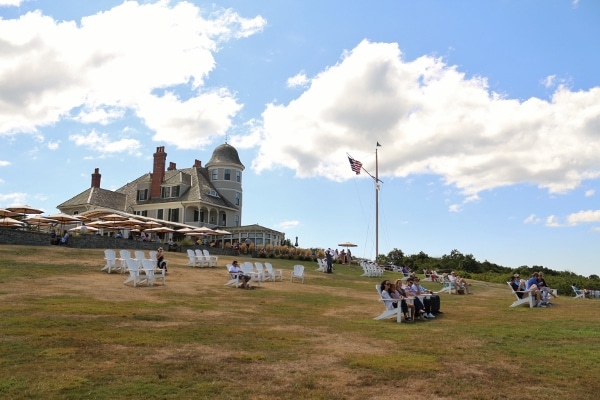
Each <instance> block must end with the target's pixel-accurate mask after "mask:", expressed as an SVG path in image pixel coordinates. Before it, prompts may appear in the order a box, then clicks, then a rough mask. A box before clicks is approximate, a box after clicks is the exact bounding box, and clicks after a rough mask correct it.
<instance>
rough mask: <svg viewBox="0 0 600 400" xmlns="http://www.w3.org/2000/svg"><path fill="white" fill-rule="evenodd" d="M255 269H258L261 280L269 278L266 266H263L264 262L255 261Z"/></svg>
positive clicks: (257, 272)
mask: <svg viewBox="0 0 600 400" xmlns="http://www.w3.org/2000/svg"><path fill="white" fill-rule="evenodd" d="M254 269H255V271H256V274H257V275H258V279H259V280H260V281H261V282H263V281H265V280H266V279H267V276H266V275H265V267H263V264H262V263H261V262H258V261H256V262H254Z"/></svg>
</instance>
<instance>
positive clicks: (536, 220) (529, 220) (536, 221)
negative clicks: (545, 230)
mask: <svg viewBox="0 0 600 400" xmlns="http://www.w3.org/2000/svg"><path fill="white" fill-rule="evenodd" d="M523 222H524V223H525V224H539V223H540V222H541V219H540V218H538V217H537V216H536V215H535V214H531V215H530V216H529V217H527V218H525V221H523Z"/></svg>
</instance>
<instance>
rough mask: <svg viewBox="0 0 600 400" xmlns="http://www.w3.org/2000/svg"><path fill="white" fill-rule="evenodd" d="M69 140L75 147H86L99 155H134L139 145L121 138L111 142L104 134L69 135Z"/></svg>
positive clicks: (94, 132)
mask: <svg viewBox="0 0 600 400" xmlns="http://www.w3.org/2000/svg"><path fill="white" fill-rule="evenodd" d="M69 140H70V141H72V142H73V143H75V145H77V146H81V147H86V148H88V149H89V150H94V151H97V152H99V153H124V152H127V153H130V154H136V153H137V150H138V149H139V148H140V147H141V144H140V142H139V141H138V140H136V139H128V138H123V139H120V140H116V141H111V140H110V138H109V136H108V135H107V134H106V133H101V134H99V133H97V132H96V131H92V132H90V133H89V134H88V135H70V136H69Z"/></svg>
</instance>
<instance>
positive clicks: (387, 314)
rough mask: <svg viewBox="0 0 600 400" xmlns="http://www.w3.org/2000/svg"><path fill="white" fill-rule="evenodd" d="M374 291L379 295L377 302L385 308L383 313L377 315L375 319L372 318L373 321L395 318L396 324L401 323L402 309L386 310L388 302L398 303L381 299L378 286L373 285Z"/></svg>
mask: <svg viewBox="0 0 600 400" xmlns="http://www.w3.org/2000/svg"><path fill="white" fill-rule="evenodd" d="M375 290H377V294H378V295H379V301H381V302H382V303H383V305H384V307H385V311H383V312H382V313H381V314H379V315H378V316H377V317H375V318H373V319H374V320H382V319H388V318H396V322H398V323H401V322H402V308H401V307H400V306H398V307H396V308H388V304H387V303H388V302H394V301H398V300H395V299H384V298H383V297H381V286H380V285H379V284H377V285H375Z"/></svg>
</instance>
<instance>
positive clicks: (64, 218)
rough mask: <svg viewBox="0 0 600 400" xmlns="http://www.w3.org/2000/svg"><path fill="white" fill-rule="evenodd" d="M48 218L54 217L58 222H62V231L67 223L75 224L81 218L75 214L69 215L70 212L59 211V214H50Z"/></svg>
mask: <svg viewBox="0 0 600 400" xmlns="http://www.w3.org/2000/svg"><path fill="white" fill-rule="evenodd" d="M48 218H50V219H53V220H55V221H57V222H59V223H60V230H61V231H62V230H63V228H64V226H65V225H66V224H73V223H79V222H80V221H79V218H77V217H75V216H73V215H69V214H65V213H58V214H53V215H48Z"/></svg>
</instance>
